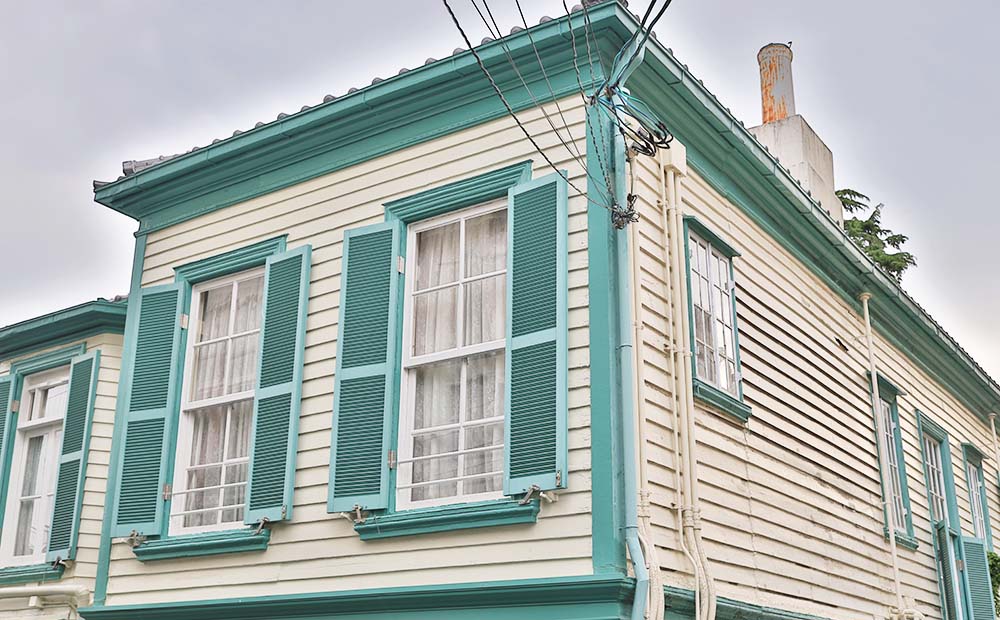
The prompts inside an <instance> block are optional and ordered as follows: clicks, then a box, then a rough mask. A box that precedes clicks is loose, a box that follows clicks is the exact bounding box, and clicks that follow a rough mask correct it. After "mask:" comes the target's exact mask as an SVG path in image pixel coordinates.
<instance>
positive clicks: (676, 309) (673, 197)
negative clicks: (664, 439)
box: [660, 143, 717, 620]
mask: <svg viewBox="0 0 1000 620" xmlns="http://www.w3.org/2000/svg"><path fill="white" fill-rule="evenodd" d="M662 155H663V152H662V151H661V158H660V166H661V167H665V166H666V162H665V161H664V160H663V157H662ZM670 155H671V159H672V160H676V161H675V162H673V165H672V166H670V168H669V169H668V170H667V175H666V176H667V182H666V194H667V201H666V203H665V204H664V205H663V213H662V216H663V223H664V229H665V230H666V231H667V234H668V238H669V246H670V252H669V256H670V261H669V262H670V275H671V289H672V294H671V296H670V299H671V310H672V312H671V314H672V316H673V317H674V319H673V330H672V334H671V335H672V339H673V361H672V364H671V365H672V367H673V368H674V389H675V393H676V400H675V412H676V413H675V433H674V436H675V440H676V441H675V446H676V450H677V451H678V452H679V455H678V458H677V467H678V468H679V469H681V470H682V471H679V472H677V477H678V478H679V482H680V483H681V484H680V485H679V489H680V490H681V501H680V502H679V504H678V507H677V510H678V521H679V522H680V523H679V525H680V528H681V549H682V550H683V551H684V553H685V555H686V556H687V557H688V560H689V561H690V562H691V564H692V566H693V568H694V577H695V610H696V614H697V617H698V618H699V619H700V620H714V618H715V610H716V604H717V602H716V593H715V583H714V581H713V580H712V576H711V574H710V572H709V560H708V555H707V554H706V553H705V549H704V545H703V544H702V540H701V506H700V500H699V488H698V457H697V446H698V439H697V424H696V419H695V414H694V411H695V410H694V393H693V391H692V388H691V386H692V381H693V373H692V370H691V337H690V334H691V329H690V318H689V317H688V290H687V283H686V282H685V281H684V280H683V279H682V276H681V274H682V273H684V272H685V271H686V264H685V263H686V261H685V257H684V240H683V238H682V237H683V235H684V220H683V213H682V208H681V204H682V201H683V188H682V183H681V179H680V177H681V176H682V175H683V174H685V169H686V167H685V166H684V162H685V161H686V152H685V149H684V147H683V145H681V144H678V143H675V144H674V145H672V146H671V152H670ZM678 164H680V166H678Z"/></svg>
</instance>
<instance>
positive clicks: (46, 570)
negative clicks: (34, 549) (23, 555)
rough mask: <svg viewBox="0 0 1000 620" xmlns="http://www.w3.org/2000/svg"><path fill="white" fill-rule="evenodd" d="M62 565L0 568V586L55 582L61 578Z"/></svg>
mask: <svg viewBox="0 0 1000 620" xmlns="http://www.w3.org/2000/svg"><path fill="white" fill-rule="evenodd" d="M63 570H64V567H63V565H62V564H56V565H55V566H53V565H52V564H29V565H28V566H11V567H8V568H0V585H3V586H10V585H17V584H22V583H38V582H43V581H56V580H58V579H61V578H62V574H63Z"/></svg>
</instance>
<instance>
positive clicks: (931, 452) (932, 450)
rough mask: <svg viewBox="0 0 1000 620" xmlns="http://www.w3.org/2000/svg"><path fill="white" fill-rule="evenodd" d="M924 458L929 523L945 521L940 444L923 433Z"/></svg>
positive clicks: (945, 504)
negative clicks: (929, 507)
mask: <svg viewBox="0 0 1000 620" xmlns="http://www.w3.org/2000/svg"><path fill="white" fill-rule="evenodd" d="M923 441H924V458H925V459H926V465H927V495H928V497H929V500H930V505H931V521H933V522H935V523H937V522H938V521H947V519H948V504H947V496H946V495H945V483H944V465H943V458H942V455H941V442H940V441H938V440H937V439H935V438H934V437H931V436H930V435H928V434H926V433H924V438H923Z"/></svg>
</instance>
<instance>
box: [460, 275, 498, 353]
mask: <svg viewBox="0 0 1000 620" xmlns="http://www.w3.org/2000/svg"><path fill="white" fill-rule="evenodd" d="M506 290H507V276H506V275H500V276H493V277H490V278H484V279H482V280H476V281H474V282H469V283H468V284H467V285H466V286H465V344H467V345H469V344H479V343H481V342H492V341H494V340H500V339H502V338H503V337H504V332H505V330H506V326H507V323H506V321H507V301H506V300H507V297H506V294H505V293H506Z"/></svg>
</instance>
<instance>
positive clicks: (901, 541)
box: [872, 375, 919, 549]
mask: <svg viewBox="0 0 1000 620" xmlns="http://www.w3.org/2000/svg"><path fill="white" fill-rule="evenodd" d="M904 394H905V392H903V391H902V390H900V389H899V388H898V387H896V386H895V385H894V384H893V383H892V382H890V381H889V380H887V379H884V378H883V377H882V376H881V375H879V398H881V399H882V400H884V401H886V402H887V403H889V413H890V418H891V420H892V424H893V428H892V440H893V446H891V447H892V448H893V449H894V450H895V453H896V465H897V467H898V469H899V492H900V500H901V503H902V509H903V522H904V523H905V529H900V528H896V544H897V545H899V546H901V547H905V548H907V549H916V548H917V547H918V546H919V542H918V541H917V537H916V536H915V535H914V533H913V511H912V508H911V505H910V490H909V485H908V484H907V479H906V454H905V452H904V451H903V436H902V430H901V428H900V425H899V404H898V396H901V395H904ZM879 409H880V405H878V404H877V405H876V408H875V410H873V411H872V414H873V415H879ZM880 426H881V425H880ZM875 441H876V442H878V441H879V437H878V436H876V437H875ZM877 453H878V451H877V450H876V454H877ZM878 466H879V488H880V489H881V492H882V496H883V497H885V496H886V490H885V488H883V486H882V475H881V472H882V467H883V464H882V461H881V460H879V462H878ZM882 516H883V519H884V527H883V530H882V531H883V534H884V535H885V538H886V540H888V539H889V527H890V523H891V522H892V519H891V517H890V515H889V508H888V507H887V506H886V505H884V504H883V508H882Z"/></svg>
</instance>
